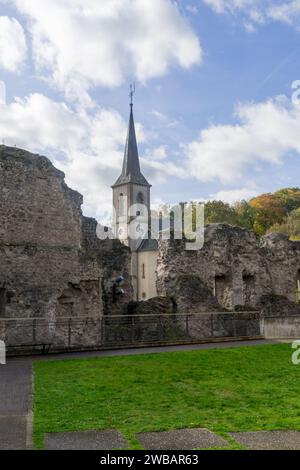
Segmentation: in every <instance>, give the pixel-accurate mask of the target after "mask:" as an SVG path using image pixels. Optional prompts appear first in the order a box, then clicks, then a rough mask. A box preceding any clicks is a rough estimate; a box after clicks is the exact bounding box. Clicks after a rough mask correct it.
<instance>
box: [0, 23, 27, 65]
mask: <svg viewBox="0 0 300 470" xmlns="http://www.w3.org/2000/svg"><path fill="white" fill-rule="evenodd" d="M26 57H27V45H26V39H25V34H24V30H23V28H22V26H21V25H20V23H19V22H18V21H17V20H16V19H15V18H9V17H8V16H0V67H2V68H4V69H6V70H8V71H10V72H18V71H19V70H20V68H21V67H22V66H23V64H24V62H25V60H26Z"/></svg>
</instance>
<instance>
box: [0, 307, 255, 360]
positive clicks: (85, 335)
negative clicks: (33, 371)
mask: <svg viewBox="0 0 300 470" xmlns="http://www.w3.org/2000/svg"><path fill="white" fill-rule="evenodd" d="M259 335H260V314H259V312H239V313H224V312H208V313H185V314H147V315H114V316H102V317H100V318H94V317H77V318H58V319H56V320H46V319H42V318H16V319H6V318H4V319H1V318H0V339H1V340H3V341H5V343H6V345H8V346H9V347H11V348H13V347H14V346H15V347H17V346H20V345H24V347H26V346H28V349H30V348H32V349H33V347H34V345H39V344H43V343H47V344H51V350H55V351H56V350H79V349H101V348H118V347H124V346H142V345H151V344H153V345H155V344H179V343H192V342H199V341H205V340H211V339H215V338H234V337H255V336H259Z"/></svg>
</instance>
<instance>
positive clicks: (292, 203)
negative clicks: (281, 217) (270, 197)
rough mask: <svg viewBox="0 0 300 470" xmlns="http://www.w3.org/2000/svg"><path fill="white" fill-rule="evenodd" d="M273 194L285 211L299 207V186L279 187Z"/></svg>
mask: <svg viewBox="0 0 300 470" xmlns="http://www.w3.org/2000/svg"><path fill="white" fill-rule="evenodd" d="M274 196H275V197H277V198H278V199H280V201H281V202H282V203H283V205H284V207H285V209H286V210H287V212H291V211H293V210H295V209H298V208H300V188H284V189H280V190H279V191H276V192H275V193H274Z"/></svg>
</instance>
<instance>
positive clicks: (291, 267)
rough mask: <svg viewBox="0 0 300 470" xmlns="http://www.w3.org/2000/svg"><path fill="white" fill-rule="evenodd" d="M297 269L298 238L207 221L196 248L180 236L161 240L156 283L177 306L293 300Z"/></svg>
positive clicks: (218, 306) (185, 309) (197, 308)
mask: <svg viewBox="0 0 300 470" xmlns="http://www.w3.org/2000/svg"><path fill="white" fill-rule="evenodd" d="M299 269H300V243H299V242H292V241H289V240H288V238H287V237H286V236H284V235H276V234H275V235H274V234H272V235H268V236H265V237H264V238H263V239H262V240H259V239H258V238H257V237H256V236H255V235H254V233H253V232H251V231H247V230H244V229H241V228H238V227H232V226H228V225H223V224H211V225H208V226H206V228H205V243H204V247H203V248H202V249H201V250H198V251H186V250H185V242H184V241H181V240H173V241H161V242H160V250H159V256H158V268H157V274H158V279H157V288H158V293H159V295H167V296H170V297H173V299H174V300H175V302H176V303H177V304H178V311H181V312H188V311H189V312H190V311H192V312H196V311H199V312H201V311H207V310H211V311H215V310H220V309H228V310H232V309H234V308H237V307H242V308H244V309H249V308H260V306H261V305H262V298H263V297H264V296H273V297H274V296H275V297H276V296H284V297H285V298H287V299H289V300H290V301H292V302H295V290H296V278H297V273H298V270H299Z"/></svg>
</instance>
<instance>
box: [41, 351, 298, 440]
mask: <svg viewBox="0 0 300 470" xmlns="http://www.w3.org/2000/svg"><path fill="white" fill-rule="evenodd" d="M291 353H292V349H291V347H290V345H289V344H276V345H267V346H250V347H241V348H232V349H213V350H212V349H210V350H198V351H186V352H171V353H158V354H149V355H148V354H147V355H144V354H141V355H138V356H123V357H121V356H118V357H105V358H96V359H82V360H80V359H79V360H64V361H49V362H48V361H45V362H36V363H35V365H34V369H35V398H34V442H35V446H36V447H37V448H43V437H44V433H46V432H62V431H75V430H84V429H86V430H87V429H105V428H117V429H119V430H120V431H121V432H122V433H123V434H124V436H125V437H126V438H127V439H128V441H129V442H130V447H131V448H133V449H138V448H140V447H139V444H138V442H137V441H136V440H135V437H134V435H135V433H137V432H143V431H161V430H168V429H175V428H184V427H206V428H208V429H210V430H211V431H214V432H216V433H217V434H219V435H221V436H226V433H227V432H230V431H256V430H276V429H295V430H300V396H299V394H300V366H295V365H293V364H292V363H291ZM230 442H231V447H232V448H240V446H238V445H237V444H234V443H233V441H232V440H231V441H230Z"/></svg>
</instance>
